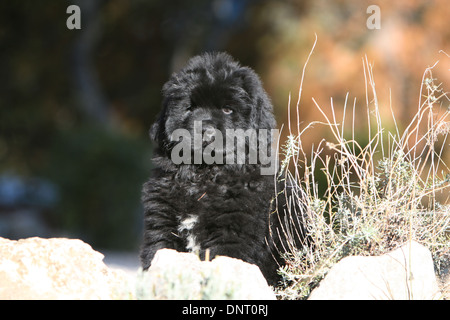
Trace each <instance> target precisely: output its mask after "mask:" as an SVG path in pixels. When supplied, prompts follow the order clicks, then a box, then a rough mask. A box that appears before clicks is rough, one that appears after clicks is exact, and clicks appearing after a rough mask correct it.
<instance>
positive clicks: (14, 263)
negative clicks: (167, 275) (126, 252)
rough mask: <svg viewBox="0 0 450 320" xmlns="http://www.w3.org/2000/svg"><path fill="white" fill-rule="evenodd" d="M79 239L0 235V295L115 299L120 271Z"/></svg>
mask: <svg viewBox="0 0 450 320" xmlns="http://www.w3.org/2000/svg"><path fill="white" fill-rule="evenodd" d="M102 260H103V255H102V254H100V253H98V252H96V251H94V250H93V249H92V248H91V247H90V246H89V245H88V244H86V243H84V242H82V241H81V240H70V239H63V238H53V239H42V238H28V239H23V240H19V241H12V240H8V239H4V238H0V299H115V298H122V296H121V293H122V291H123V290H124V289H123V288H124V286H125V284H126V283H127V279H126V276H125V274H124V273H122V272H120V271H117V270H115V271H113V270H111V269H109V268H108V267H106V265H105V264H104V263H103V261H102Z"/></svg>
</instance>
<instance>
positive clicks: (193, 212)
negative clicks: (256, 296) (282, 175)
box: [141, 53, 281, 285]
mask: <svg viewBox="0 0 450 320" xmlns="http://www.w3.org/2000/svg"><path fill="white" fill-rule="evenodd" d="M163 98H164V99H163V107H162V111H161V113H160V115H159V118H158V119H157V121H156V122H155V123H154V124H153V126H152V127H151V129H150V136H151V137H152V139H153V140H154V141H155V142H156V150H155V152H154V159H153V162H154V166H155V168H154V171H153V174H152V176H151V178H150V179H149V180H148V182H146V183H145V184H144V188H143V195H142V200H143V205H144V210H145V230H144V242H143V246H142V249H141V261H142V266H143V268H144V269H147V268H148V267H149V266H150V264H151V261H152V259H153V256H154V255H155V253H156V251H157V250H159V249H162V248H171V249H175V250H177V251H180V252H187V251H196V252H198V253H199V255H200V257H201V258H202V259H204V257H205V253H206V251H207V250H208V251H209V257H210V259H212V258H214V256H216V255H224V256H229V257H234V258H238V259H242V260H244V261H247V262H249V263H253V264H256V265H258V266H259V268H260V269H261V271H262V273H263V275H264V276H265V277H266V279H267V280H268V282H269V283H270V284H273V285H274V284H276V282H277V279H278V277H277V273H276V270H277V268H278V264H279V263H280V261H281V259H280V256H279V254H278V252H277V250H275V248H274V245H273V242H272V241H271V237H270V226H271V223H272V222H274V221H276V220H277V219H275V218H273V216H272V214H271V212H272V211H273V209H272V207H271V203H272V200H273V198H274V195H275V188H274V181H275V178H274V175H261V172H260V168H261V164H260V163H256V164H248V163H246V164H244V165H242V164H241V165H239V164H211V165H205V164H179V165H176V164H174V163H173V161H172V159H171V151H172V149H173V146H174V144H175V142H174V141H171V138H170V137H171V134H172V132H173V131H174V130H176V129H179V128H184V129H186V130H188V131H189V132H191V133H193V123H194V121H202V123H203V124H204V125H205V126H206V127H207V126H211V127H213V128H215V129H218V130H221V131H222V132H225V130H226V129H238V128H240V129H244V130H246V129H250V128H251V129H268V130H269V129H272V128H275V127H276V122H275V118H274V116H273V107H272V104H271V102H270V100H269V98H268V96H267V94H266V92H265V91H264V89H263V87H262V84H261V81H260V79H259V78H258V76H257V75H256V74H255V72H254V71H253V70H251V69H250V68H247V67H243V66H241V65H240V64H238V63H237V62H235V61H233V59H232V58H231V57H230V56H229V55H227V54H225V53H214V54H204V55H201V56H197V57H194V58H192V59H191V60H190V61H189V62H188V64H187V66H186V67H185V68H184V69H182V70H181V71H180V72H178V73H175V74H173V75H172V77H171V78H170V80H169V81H168V82H167V83H166V84H165V85H164V87H163ZM203 133H204V132H203ZM269 138H270V137H269Z"/></svg>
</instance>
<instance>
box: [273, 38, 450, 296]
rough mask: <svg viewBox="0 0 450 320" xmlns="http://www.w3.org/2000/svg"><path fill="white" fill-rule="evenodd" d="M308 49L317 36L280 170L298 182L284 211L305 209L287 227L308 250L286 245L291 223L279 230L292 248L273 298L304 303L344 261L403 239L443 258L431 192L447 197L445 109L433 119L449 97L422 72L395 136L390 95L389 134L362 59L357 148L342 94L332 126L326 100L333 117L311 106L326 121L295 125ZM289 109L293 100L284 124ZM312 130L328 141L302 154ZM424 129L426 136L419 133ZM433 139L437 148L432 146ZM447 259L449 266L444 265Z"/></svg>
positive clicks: (446, 212) (439, 216) (447, 214)
mask: <svg viewBox="0 0 450 320" xmlns="http://www.w3.org/2000/svg"><path fill="white" fill-rule="evenodd" d="M316 42H317V37H316V41H315V42H314V45H313V48H312V50H311V52H310V54H309V55H308V58H307V60H306V63H305V65H304V68H303V71H302V77H301V83H300V89H299V97H298V101H297V105H296V120H297V124H296V129H297V134H294V133H293V132H292V129H293V128H292V127H291V123H289V124H288V130H289V136H288V140H287V141H286V143H285V144H284V145H283V147H282V149H283V152H284V159H283V162H282V167H281V168H282V172H283V173H284V176H285V177H288V178H289V180H292V181H295V182H297V189H296V190H295V192H293V195H292V196H291V198H289V197H287V195H285V197H287V198H286V199H285V200H286V201H287V203H290V202H293V201H296V202H298V203H300V204H301V207H302V208H304V212H303V211H302V212H293V213H292V214H293V215H291V221H290V222H291V223H293V220H295V219H299V220H300V222H302V223H303V225H304V226H305V228H306V233H307V236H308V238H309V241H310V242H311V243H312V245H311V244H310V245H309V246H305V247H303V248H296V247H295V246H294V245H293V244H292V243H289V239H292V237H293V235H295V234H297V236H298V234H299V232H298V230H297V231H296V230H292V226H293V225H291V226H289V225H288V224H282V226H283V227H282V230H279V232H278V235H277V236H280V237H285V238H287V239H288V243H287V247H288V248H284V249H289V250H290V251H289V252H290V253H289V254H288V255H287V256H286V261H287V267H284V268H282V269H280V273H281V274H282V275H284V277H285V278H286V281H287V282H286V284H285V288H284V289H282V290H279V295H280V296H281V297H283V298H295V299H297V298H305V297H307V296H308V294H309V291H310V290H311V288H312V287H313V286H314V285H316V284H317V282H318V281H320V279H321V278H322V277H323V276H324V275H325V274H326V272H327V271H328V270H329V268H330V267H331V266H332V265H333V264H334V263H336V262H337V261H338V260H339V259H341V258H342V257H344V256H346V255H377V254H383V253H386V252H388V251H390V250H393V249H395V248H397V247H398V246H400V245H402V244H403V243H404V242H406V241H408V240H418V241H421V242H422V243H424V244H425V245H427V246H428V247H429V248H430V249H431V251H432V254H433V257H434V258H435V261H438V260H439V259H441V260H442V259H444V258H445V257H444V254H445V251H447V254H448V247H449V246H450V230H449V229H450V204H449V197H448V196H447V198H445V199H444V202H442V200H441V203H439V202H438V200H437V195H438V194H440V195H442V194H445V192H447V193H448V190H449V189H450V173H449V172H450V170H449V167H448V166H447V165H446V164H445V162H444V146H445V143H446V142H447V141H448V139H447V135H448V134H449V133H450V121H449V118H450V110H449V109H447V110H445V111H444V112H442V110H441V113H438V111H439V109H442V104H443V103H448V102H449V101H450V99H449V98H448V95H447V93H446V92H444V91H443V89H442V88H441V87H440V85H437V86H436V85H434V82H433V81H434V80H435V79H433V75H432V70H433V68H435V67H436V66H437V63H436V64H434V65H433V66H432V67H430V68H427V69H426V70H425V72H424V75H423V78H422V85H421V88H420V100H419V104H418V106H419V107H418V111H417V113H416V115H415V116H414V117H413V119H412V121H411V122H410V123H409V125H407V126H406V129H405V130H404V131H403V132H401V130H400V128H399V125H398V123H397V121H396V118H395V114H394V108H393V106H392V104H391V96H389V108H390V113H391V115H392V120H391V122H392V123H393V126H394V128H395V130H394V132H390V131H386V129H385V128H386V127H385V126H384V125H383V123H382V120H384V119H382V117H381V113H380V105H379V101H378V97H377V92H376V88H375V80H374V75H373V67H372V65H371V64H370V63H369V61H368V58H367V56H366V57H365V58H363V59H362V65H363V71H364V78H365V87H366V99H365V100H366V101H365V102H366V111H367V128H368V129H367V130H368V142H366V143H365V145H361V144H360V143H359V142H358V141H357V139H356V135H355V114H356V111H355V110H356V108H357V101H356V99H354V100H353V103H352V106H351V108H352V111H351V112H347V108H348V107H349V106H348V104H349V94H348V93H347V94H346V96H345V101H344V105H343V116H342V120H341V122H340V123H339V122H338V120H337V117H336V111H335V108H336V106H335V105H334V101H333V99H330V111H329V112H331V115H328V113H327V111H325V109H324V108H323V107H321V106H320V105H319V104H318V103H317V101H316V100H315V99H314V98H312V101H313V103H314V105H315V106H316V108H317V110H318V111H319V112H320V114H321V115H322V117H323V119H324V121H314V122H311V123H309V124H306V125H305V127H304V128H301V127H300V121H299V119H300V116H299V115H300V102H301V94H302V87H303V81H304V76H305V70H306V66H307V63H308V61H309V59H310V57H311V55H312V53H313V50H314V47H315V45H316ZM390 94H391V92H390ZM423 98H424V99H423ZM290 103H291V97H289V104H288V108H289V112H288V117H289V122H290V120H291V115H290V112H291V109H290ZM347 114H351V116H352V120H351V121H350V122H349V123H350V124H351V128H350V129H351V139H350V140H346V139H345V136H344V131H345V130H344V129H345V126H346V115H347ZM316 125H324V126H326V127H327V128H328V129H329V130H330V132H331V134H332V137H333V139H332V141H326V140H324V139H323V140H321V141H319V143H318V144H317V146H316V147H314V146H313V147H312V150H311V152H310V154H309V155H308V154H307V152H305V150H304V149H303V146H302V143H301V137H302V135H303V134H307V133H309V131H310V130H311V129H312V128H313V127H314V126H316ZM424 127H426V129H425V132H422V131H423V130H424ZM372 130H373V131H372ZM421 130H422V131H421ZM438 138H439V141H440V143H441V146H440V147H437V145H436V141H438ZM442 141H443V142H442ZM279 144H280V145H282V143H280V142H279ZM325 147H328V148H329V149H330V150H331V152H332V156H329V155H328V156H323V155H322V152H323V150H324V148H325ZM300 169H302V170H300ZM445 172H446V173H447V175H446V174H445ZM319 174H322V175H325V183H326V191H325V193H324V194H323V195H321V194H319V191H318V190H319V189H318V181H317V180H316V179H317V177H318V175H319ZM448 260H449V263H450V257H449V259H448Z"/></svg>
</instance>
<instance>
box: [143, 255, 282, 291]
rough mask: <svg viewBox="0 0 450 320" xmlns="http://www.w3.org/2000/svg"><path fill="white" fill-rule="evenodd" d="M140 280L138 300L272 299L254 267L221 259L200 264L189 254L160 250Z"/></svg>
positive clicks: (264, 281)
mask: <svg viewBox="0 0 450 320" xmlns="http://www.w3.org/2000/svg"><path fill="white" fill-rule="evenodd" d="M141 277H142V279H141V281H138V283H139V284H140V287H139V288H138V290H137V293H136V296H137V298H138V299H245V300H252V299H258V300H274V299H275V294H274V293H273V291H272V290H271V289H270V287H269V286H268V285H267V281H266V279H265V278H264V276H263V275H262V273H261V271H260V270H259V268H258V267H257V266H256V265H253V264H250V263H246V262H244V261H242V260H239V259H234V258H229V257H223V256H218V257H216V258H215V259H214V260H212V261H200V259H199V258H198V256H197V255H195V254H192V253H181V252H177V251H175V250H171V249H161V250H159V251H158V252H157V253H156V255H155V258H154V259H153V261H152V265H151V267H150V268H149V269H148V271H147V272H144V273H142V275H141Z"/></svg>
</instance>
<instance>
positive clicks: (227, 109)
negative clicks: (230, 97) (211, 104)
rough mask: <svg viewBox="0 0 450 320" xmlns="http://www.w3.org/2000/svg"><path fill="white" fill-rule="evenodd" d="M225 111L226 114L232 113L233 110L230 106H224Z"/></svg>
mask: <svg viewBox="0 0 450 320" xmlns="http://www.w3.org/2000/svg"><path fill="white" fill-rule="evenodd" d="M222 111H223V113H225V114H232V113H233V110H231V109H230V108H227V107H224V108H222Z"/></svg>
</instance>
